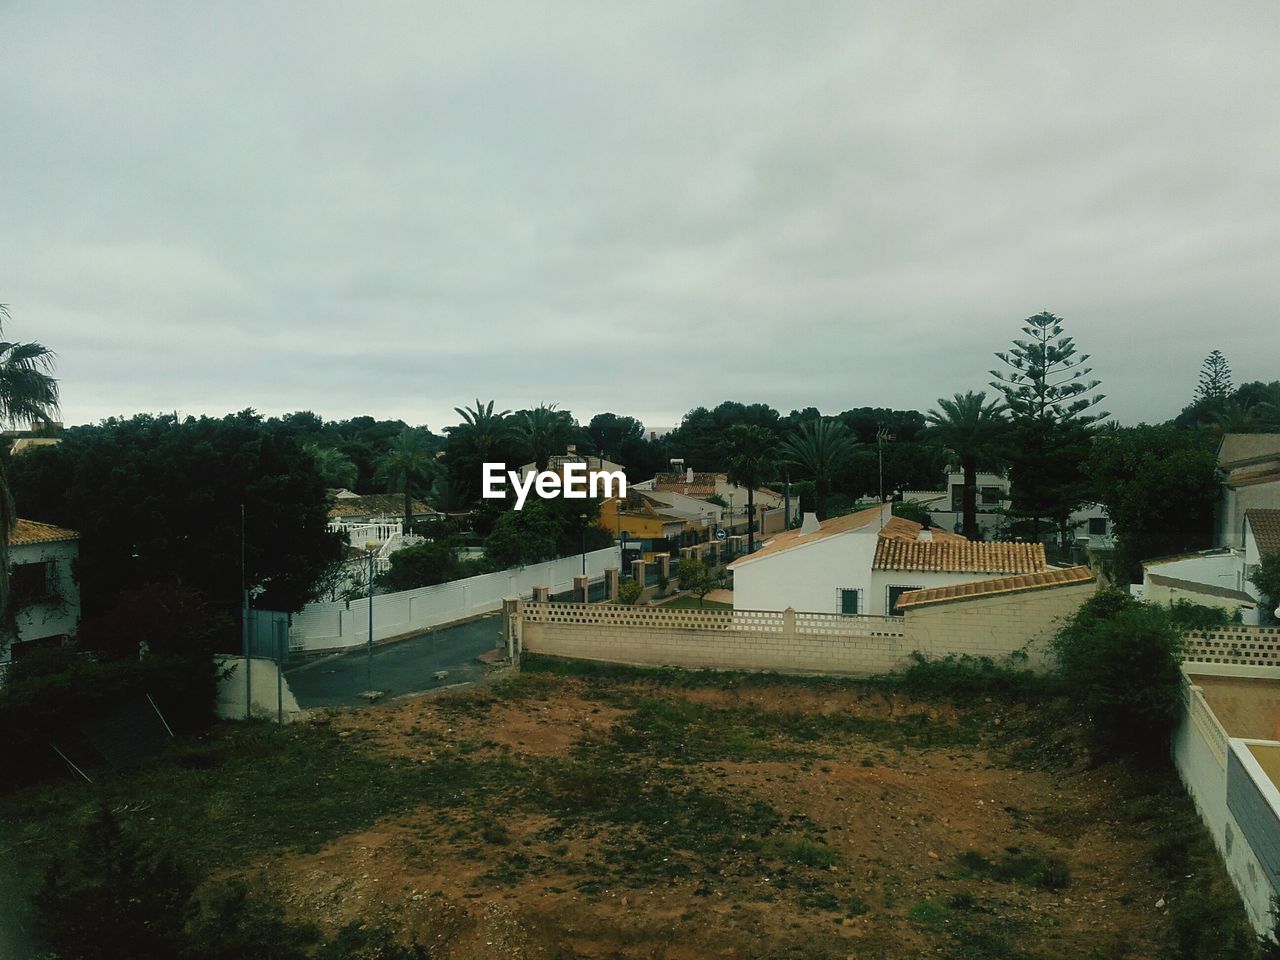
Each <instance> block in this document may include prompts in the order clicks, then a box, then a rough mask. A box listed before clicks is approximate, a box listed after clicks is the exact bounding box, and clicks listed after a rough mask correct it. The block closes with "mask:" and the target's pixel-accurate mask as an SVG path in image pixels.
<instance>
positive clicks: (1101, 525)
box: [1089, 517, 1107, 537]
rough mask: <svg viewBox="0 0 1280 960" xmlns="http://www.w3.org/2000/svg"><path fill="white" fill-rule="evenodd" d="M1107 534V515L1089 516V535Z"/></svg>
mask: <svg viewBox="0 0 1280 960" xmlns="http://www.w3.org/2000/svg"><path fill="white" fill-rule="evenodd" d="M1106 535H1107V518H1106V517H1090V518H1089V536H1091V537H1105V536H1106Z"/></svg>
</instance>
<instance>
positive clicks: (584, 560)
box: [578, 513, 587, 577]
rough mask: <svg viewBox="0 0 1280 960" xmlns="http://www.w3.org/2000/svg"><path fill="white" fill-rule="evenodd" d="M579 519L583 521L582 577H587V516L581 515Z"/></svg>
mask: <svg viewBox="0 0 1280 960" xmlns="http://www.w3.org/2000/svg"><path fill="white" fill-rule="evenodd" d="M578 519H579V520H581V521H582V575H583V576H584V577H585V576H586V575H587V515H586V514H585V513H583V514H579V515H578Z"/></svg>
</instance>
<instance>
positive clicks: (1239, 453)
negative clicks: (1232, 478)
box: [1218, 433, 1280, 470]
mask: <svg viewBox="0 0 1280 960" xmlns="http://www.w3.org/2000/svg"><path fill="white" fill-rule="evenodd" d="M1267 460H1280V433H1228V434H1226V435H1225V436H1223V438H1222V442H1221V443H1220V444H1219V445H1218V466H1220V467H1222V469H1224V470H1230V469H1232V468H1234V467H1242V466H1244V465H1246V464H1250V463H1262V462H1264V461H1267Z"/></svg>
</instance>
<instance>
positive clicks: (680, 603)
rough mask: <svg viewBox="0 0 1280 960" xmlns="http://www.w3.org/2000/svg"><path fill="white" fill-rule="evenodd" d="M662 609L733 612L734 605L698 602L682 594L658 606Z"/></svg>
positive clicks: (696, 599)
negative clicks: (699, 609) (700, 609)
mask: <svg viewBox="0 0 1280 960" xmlns="http://www.w3.org/2000/svg"><path fill="white" fill-rule="evenodd" d="M658 606H660V607H667V608H670V609H674V610H690V609H692V610H697V609H698V608H699V607H701V608H702V609H704V610H732V609H733V604H732V603H723V602H721V601H719V600H703V601H702V602H701V603H699V602H698V598H697V597H691V596H689V595H688V594H682V595H680V596H678V597H672V598H671V599H670V600H668V601H666V602H665V603H660V604H658Z"/></svg>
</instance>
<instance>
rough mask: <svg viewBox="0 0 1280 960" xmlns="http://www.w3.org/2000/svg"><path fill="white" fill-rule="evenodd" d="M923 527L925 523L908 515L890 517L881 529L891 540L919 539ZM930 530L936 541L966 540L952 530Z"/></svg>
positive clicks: (931, 528)
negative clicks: (917, 521)
mask: <svg viewBox="0 0 1280 960" xmlns="http://www.w3.org/2000/svg"><path fill="white" fill-rule="evenodd" d="M923 529H924V525H923V524H919V523H916V522H915V521H914V520H908V519H907V518H906V517H890V518H889V522H888V523H886V524H885V525H884V529H882V530H881V531H880V536H882V537H888V538H889V539H890V540H918V539H920V531H921V530H923ZM929 530H930V532H931V533H932V534H933V542H934V543H965V542H966V541H965V538H964V537H962V536H961V535H960V534H958V533H952V532H951V531H950V530H943V529H941V528H939V527H930V528H929Z"/></svg>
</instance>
